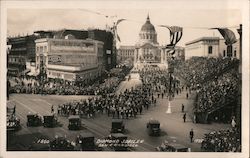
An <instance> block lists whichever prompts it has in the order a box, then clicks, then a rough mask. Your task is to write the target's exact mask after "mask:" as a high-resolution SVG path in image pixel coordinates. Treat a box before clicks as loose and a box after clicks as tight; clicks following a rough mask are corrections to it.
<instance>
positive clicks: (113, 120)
mask: <svg viewBox="0 0 250 158" xmlns="http://www.w3.org/2000/svg"><path fill="white" fill-rule="evenodd" d="M112 122H123V121H122V119H112Z"/></svg>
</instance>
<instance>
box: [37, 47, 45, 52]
mask: <svg viewBox="0 0 250 158" xmlns="http://www.w3.org/2000/svg"><path fill="white" fill-rule="evenodd" d="M36 51H37V52H46V51H47V46H37V47H36Z"/></svg>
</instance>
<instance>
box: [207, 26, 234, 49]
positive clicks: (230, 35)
mask: <svg viewBox="0 0 250 158" xmlns="http://www.w3.org/2000/svg"><path fill="white" fill-rule="evenodd" d="M211 29H217V30H218V31H219V32H220V34H221V35H222V36H223V38H224V39H225V44H226V45H232V44H234V43H236V42H237V39H236V37H235V34H234V32H233V31H232V30H229V29H228V28H211Z"/></svg>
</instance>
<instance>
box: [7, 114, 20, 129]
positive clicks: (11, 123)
mask: <svg viewBox="0 0 250 158" xmlns="http://www.w3.org/2000/svg"><path fill="white" fill-rule="evenodd" d="M20 128H21V125H20V119H19V118H17V117H16V116H15V115H10V116H8V117H7V132H10V131H17V130H19V129H20Z"/></svg>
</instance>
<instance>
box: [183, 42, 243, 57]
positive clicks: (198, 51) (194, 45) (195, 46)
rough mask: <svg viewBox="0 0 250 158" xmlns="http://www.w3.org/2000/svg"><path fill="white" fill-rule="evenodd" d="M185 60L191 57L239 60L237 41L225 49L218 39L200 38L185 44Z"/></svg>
mask: <svg viewBox="0 0 250 158" xmlns="http://www.w3.org/2000/svg"><path fill="white" fill-rule="evenodd" d="M185 46H186V47H185V59H189V58H191V57H195V56H198V57H233V58H239V41H237V42H236V43H235V44H233V45H232V47H227V46H226V44H225V40H224V39H220V38H219V37H201V38H198V39H196V40H193V41H190V42H188V43H186V44H185Z"/></svg>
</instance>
